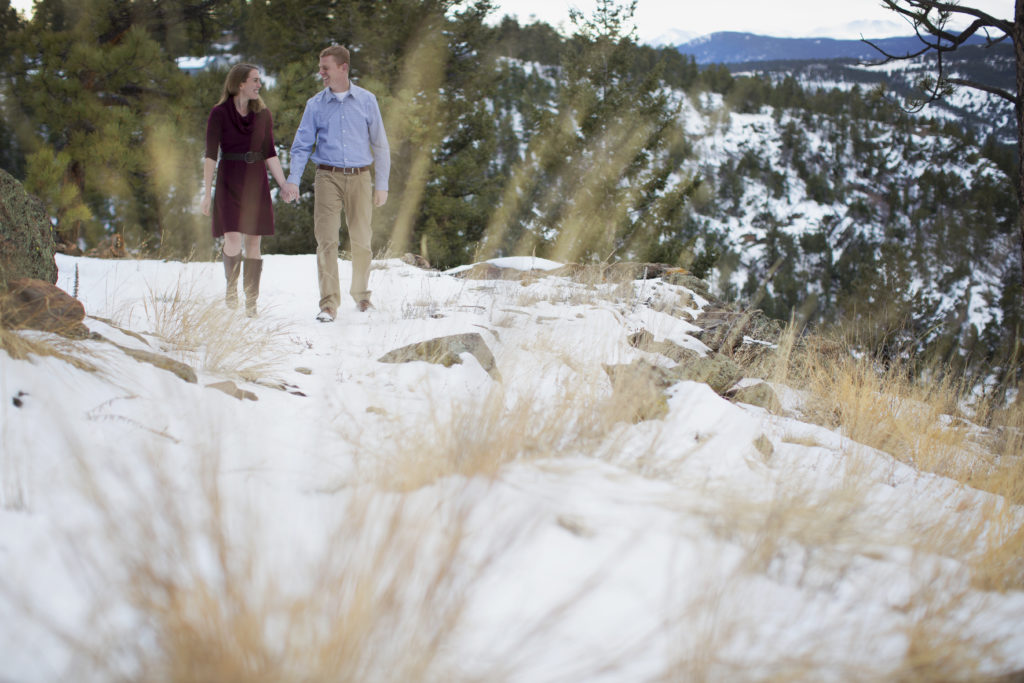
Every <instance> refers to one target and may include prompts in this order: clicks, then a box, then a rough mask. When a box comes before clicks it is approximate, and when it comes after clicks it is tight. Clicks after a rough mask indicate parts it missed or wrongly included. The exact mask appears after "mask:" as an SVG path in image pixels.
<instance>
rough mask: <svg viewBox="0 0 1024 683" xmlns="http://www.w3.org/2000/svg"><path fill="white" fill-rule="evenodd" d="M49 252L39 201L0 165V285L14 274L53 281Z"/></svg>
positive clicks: (48, 232)
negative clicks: (0, 167)
mask: <svg viewBox="0 0 1024 683" xmlns="http://www.w3.org/2000/svg"><path fill="white" fill-rule="evenodd" d="M53 254H54V242H53V234H52V231H51V228H50V222H49V220H47V218H46V213H45V212H44V211H43V204H42V202H40V201H39V200H38V199H36V198H35V197H33V196H32V195H30V194H28V193H27V192H25V188H23V187H22V186H21V183H19V182H18V181H17V179H15V178H14V176H12V175H11V174H10V173H8V172H7V171H4V170H3V169H0V288H2V287H3V286H4V284H5V283H7V282H8V281H10V280H14V279H17V278H31V279H34V280H43V281H45V282H49V283H54V282H56V281H57V262H56V261H55V260H54V258H53Z"/></svg>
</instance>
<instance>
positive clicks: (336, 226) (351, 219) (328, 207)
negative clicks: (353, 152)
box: [313, 169, 373, 310]
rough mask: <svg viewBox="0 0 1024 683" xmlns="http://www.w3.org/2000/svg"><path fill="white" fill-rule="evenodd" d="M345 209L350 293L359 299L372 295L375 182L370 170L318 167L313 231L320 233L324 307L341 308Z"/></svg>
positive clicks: (319, 273) (319, 271)
mask: <svg viewBox="0 0 1024 683" xmlns="http://www.w3.org/2000/svg"><path fill="white" fill-rule="evenodd" d="M342 211H344V212H345V223H346V225H348V236H349V245H350V249H351V251H352V284H351V286H350V287H349V294H351V295H352V298H353V299H354V300H355V301H356V303H359V302H360V301H362V300H363V299H367V300H369V298H370V289H369V284H370V256H371V252H370V237H371V231H370V217H371V216H372V214H373V185H372V183H371V182H370V173H369V172H366V171H364V172H363V173H357V174H355V175H343V174H341V173H338V172H337V171H324V170H322V169H317V172H316V180H315V181H314V183H313V234H314V235H315V236H316V269H317V278H318V281H319V283H320V308H321V309H324V308H328V307H330V308H333V309H335V310H337V309H338V305H339V304H340V303H341V284H340V282H339V280H338V239H339V237H338V235H339V231H340V230H341V212H342Z"/></svg>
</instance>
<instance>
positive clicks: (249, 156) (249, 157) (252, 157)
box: [242, 152, 256, 164]
mask: <svg viewBox="0 0 1024 683" xmlns="http://www.w3.org/2000/svg"><path fill="white" fill-rule="evenodd" d="M242 160H243V161H244V162H245V163H247V164H254V163H256V152H246V153H245V154H244V155H242Z"/></svg>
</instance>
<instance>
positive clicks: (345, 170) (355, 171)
mask: <svg viewBox="0 0 1024 683" xmlns="http://www.w3.org/2000/svg"><path fill="white" fill-rule="evenodd" d="M341 175H359V169H358V168H342V169H341Z"/></svg>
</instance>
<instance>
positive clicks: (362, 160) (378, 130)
mask: <svg viewBox="0 0 1024 683" xmlns="http://www.w3.org/2000/svg"><path fill="white" fill-rule="evenodd" d="M338 94H340V95H341V97H340V98H339V97H337V96H336V95H335V93H333V92H331V89H330V88H324V89H323V90H322V91H320V92H319V93H317V94H316V95H313V96H312V97H310V98H309V99H308V100H306V110H305V111H304V112H302V121H301V122H300V123H299V129H298V130H297V131H295V139H294V140H293V141H292V151H291V164H290V165H289V168H288V170H289V174H288V182H289V183H294V184H296V185H298V184H299V180H300V179H301V178H302V171H303V170H304V169H305V168H306V162H307V161H309V160H310V158H312V160H313V163H314V164H327V165H328V166H340V167H343V168H359V167H362V166H369V165H370V164H371V163H372V164H373V171H374V187H375V188H376V189H378V190H384V191H387V189H388V175H389V174H390V173H391V149H390V147H388V136H387V134H386V133H385V132H384V120H383V119H382V118H381V115H380V106H379V105H378V104H377V98H376V97H374V96H373V93H371V92H370V91H369V90H367V89H365V88H360V87H359V86H358V85H356V84H355V83H349V89H348V90H347V91H346V92H344V93H338ZM314 146H315V149H314Z"/></svg>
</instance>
